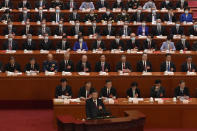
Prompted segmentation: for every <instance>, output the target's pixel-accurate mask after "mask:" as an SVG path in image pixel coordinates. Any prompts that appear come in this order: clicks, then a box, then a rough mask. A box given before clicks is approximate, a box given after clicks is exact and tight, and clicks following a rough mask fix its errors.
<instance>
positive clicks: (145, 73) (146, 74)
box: [142, 72, 152, 76]
mask: <svg viewBox="0 0 197 131" xmlns="http://www.w3.org/2000/svg"><path fill="white" fill-rule="evenodd" d="M142 75H143V76H151V75H152V72H142Z"/></svg>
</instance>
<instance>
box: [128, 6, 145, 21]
mask: <svg viewBox="0 0 197 131" xmlns="http://www.w3.org/2000/svg"><path fill="white" fill-rule="evenodd" d="M143 20H144V14H143V13H142V8H138V9H137V12H136V13H134V14H133V16H132V18H131V21H133V22H134V21H136V22H142V21H143Z"/></svg>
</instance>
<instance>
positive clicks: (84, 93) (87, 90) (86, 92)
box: [78, 81, 95, 100]
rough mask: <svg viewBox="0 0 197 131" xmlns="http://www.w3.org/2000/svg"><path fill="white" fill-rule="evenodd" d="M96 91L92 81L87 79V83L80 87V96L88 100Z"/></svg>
mask: <svg viewBox="0 0 197 131" xmlns="http://www.w3.org/2000/svg"><path fill="white" fill-rule="evenodd" d="M94 91H95V89H94V87H92V82H90V81H87V82H85V85H84V86H83V87H81V88H80V90H79V94H78V97H79V98H80V99H81V100H86V99H90V98H92V93H93V92H94Z"/></svg>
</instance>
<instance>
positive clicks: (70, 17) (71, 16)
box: [68, 8, 80, 21]
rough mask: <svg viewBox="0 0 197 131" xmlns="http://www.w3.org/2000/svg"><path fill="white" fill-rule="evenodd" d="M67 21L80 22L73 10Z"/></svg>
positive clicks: (78, 16)
mask: <svg viewBox="0 0 197 131" xmlns="http://www.w3.org/2000/svg"><path fill="white" fill-rule="evenodd" d="M68 20H69V21H80V15H79V14H78V13H77V9H75V8H74V9H73V11H72V13H71V14H70V15H69V18H68Z"/></svg>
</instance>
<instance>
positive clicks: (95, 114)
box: [86, 91, 109, 119]
mask: <svg viewBox="0 0 197 131" xmlns="http://www.w3.org/2000/svg"><path fill="white" fill-rule="evenodd" d="M108 115H109V113H107V112H106V109H105V105H104V104H103V101H102V99H99V98H98V92H96V91H94V92H92V98H90V99H88V100H87V101H86V117H87V119H98V118H104V117H105V116H108Z"/></svg>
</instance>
